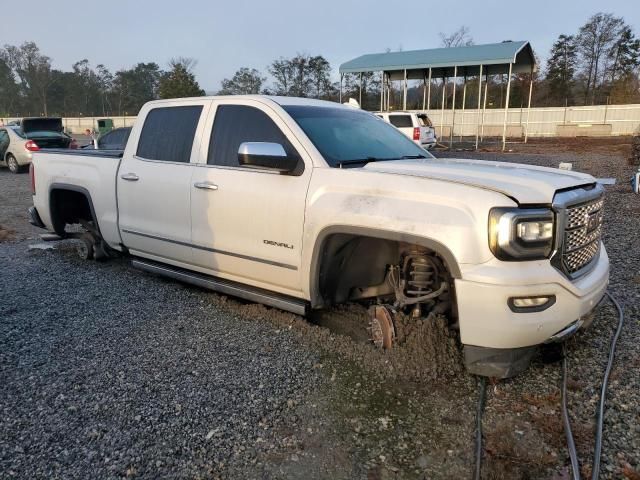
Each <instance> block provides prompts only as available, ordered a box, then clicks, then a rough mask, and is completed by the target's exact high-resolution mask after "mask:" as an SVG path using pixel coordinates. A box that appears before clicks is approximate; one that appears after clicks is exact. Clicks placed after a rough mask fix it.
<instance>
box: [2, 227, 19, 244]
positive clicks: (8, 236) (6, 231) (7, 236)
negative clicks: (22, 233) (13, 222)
mask: <svg viewBox="0 0 640 480" xmlns="http://www.w3.org/2000/svg"><path fill="white" fill-rule="evenodd" d="M15 233H16V232H15V231H14V230H11V229H10V228H7V227H3V226H2V225H0V242H8V241H9V240H13V239H14V238H15Z"/></svg>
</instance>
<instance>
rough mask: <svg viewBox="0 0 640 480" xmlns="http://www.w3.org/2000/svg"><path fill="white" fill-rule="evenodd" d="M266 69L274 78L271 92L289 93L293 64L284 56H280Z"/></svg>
mask: <svg viewBox="0 0 640 480" xmlns="http://www.w3.org/2000/svg"><path fill="white" fill-rule="evenodd" d="M268 70H269V73H270V74H271V75H272V76H273V78H274V83H273V89H272V90H273V93H275V94H276V95H289V92H290V89H291V86H292V84H293V66H292V65H291V62H290V61H289V60H287V59H286V58H283V57H280V58H279V59H278V60H274V61H273V63H271V65H269V67H268Z"/></svg>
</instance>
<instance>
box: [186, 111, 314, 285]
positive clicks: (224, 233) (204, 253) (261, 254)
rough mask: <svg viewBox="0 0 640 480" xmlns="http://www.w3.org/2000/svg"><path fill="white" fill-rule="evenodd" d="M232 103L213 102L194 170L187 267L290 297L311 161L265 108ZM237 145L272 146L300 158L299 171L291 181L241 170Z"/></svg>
mask: <svg viewBox="0 0 640 480" xmlns="http://www.w3.org/2000/svg"><path fill="white" fill-rule="evenodd" d="M235 102H236V103H233V102H231V103H229V102H228V101H227V102H224V104H217V102H214V103H213V105H212V107H211V112H210V114H209V116H210V118H209V121H208V122H207V127H206V129H205V133H204V138H205V140H203V148H202V150H201V163H200V165H199V166H198V168H196V169H195V171H194V176H193V182H192V183H193V188H192V191H191V219H192V242H193V247H194V253H193V255H194V263H195V265H198V266H200V267H202V268H205V269H206V270H207V271H208V273H210V274H212V275H215V276H219V277H223V278H228V279H231V280H236V281H241V282H242V283H246V284H250V285H254V286H257V287H264V288H269V289H271V290H275V291H280V292H281V293H287V294H290V295H296V294H299V293H300V291H301V289H302V285H301V281H300V263H301V251H302V232H303V224H304V209H305V202H306V192H307V188H308V185H309V181H310V178H311V171H312V168H311V162H310V159H309V158H308V157H303V156H302V155H306V152H304V150H303V149H302V146H301V145H300V144H299V143H298V141H297V139H296V138H295V137H294V136H293V134H292V133H291V131H290V130H289V128H288V127H287V125H286V123H285V122H284V121H283V120H282V119H281V118H280V117H279V116H278V114H277V112H275V111H274V110H272V109H271V107H269V106H267V105H264V104H263V103H261V102H258V101H252V100H237V101H235ZM243 142H273V143H278V144H280V145H282V146H283V147H284V149H285V151H286V152H287V154H289V155H293V156H297V157H298V158H299V160H298V161H299V163H298V167H297V169H296V171H295V172H294V173H293V174H279V173H277V172H274V171H269V170H255V169H249V168H246V167H241V166H240V164H239V163H238V148H239V146H240V144H241V143H243ZM207 143H208V145H205V144H207ZM305 160H306V165H305Z"/></svg>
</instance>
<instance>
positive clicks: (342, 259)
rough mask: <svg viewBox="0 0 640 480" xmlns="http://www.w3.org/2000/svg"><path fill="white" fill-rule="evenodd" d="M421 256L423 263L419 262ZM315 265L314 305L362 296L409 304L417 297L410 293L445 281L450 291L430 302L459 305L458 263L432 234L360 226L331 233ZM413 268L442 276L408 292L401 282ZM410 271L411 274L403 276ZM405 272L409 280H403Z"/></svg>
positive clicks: (325, 238)
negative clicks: (374, 231) (370, 231)
mask: <svg viewBox="0 0 640 480" xmlns="http://www.w3.org/2000/svg"><path fill="white" fill-rule="evenodd" d="M382 235H385V234H384V233H383V234H382ZM439 247H440V248H439ZM416 259H418V260H417V261H418V263H421V262H424V263H421V264H420V265H418V263H415V261H416ZM412 262H414V263H413V265H412ZM313 265H314V267H313V268H312V272H311V275H312V284H311V298H312V305H313V306H314V307H326V306H330V305H335V304H339V303H344V302H348V301H363V300H364V301H374V302H383V303H387V302H389V303H393V302H395V304H396V305H401V306H402V307H405V306H406V307H408V306H410V305H411V304H412V302H411V300H410V299H409V298H408V296H407V295H411V294H412V293H413V294H414V297H420V296H421V295H427V294H428V293H430V291H429V288H432V289H433V290H437V289H438V288H439V287H441V285H442V283H446V286H445V287H444V288H443V289H442V290H441V291H442V292H445V295H442V296H440V298H439V299H438V300H436V299H435V298H434V300H433V301H432V300H429V301H428V303H429V305H431V306H433V304H435V303H438V302H440V301H441V300H443V299H444V298H446V299H447V302H448V304H449V307H450V308H452V309H453V310H455V296H454V292H453V287H454V283H453V278H458V277H459V276H460V274H459V269H458V266H457V263H455V260H453V256H452V254H451V252H450V251H449V250H448V249H447V248H446V247H444V246H442V245H439V244H438V243H437V242H434V241H431V240H429V239H420V238H409V237H407V236H401V237H397V238H394V237H393V236H392V235H387V236H376V235H367V234H361V233H359V232H348V233H346V232H335V233H330V234H328V235H326V236H325V237H324V238H323V240H322V243H321V244H320V245H319V247H318V251H316V252H315V253H314V264H313ZM416 265H417V267H416ZM411 268H413V269H414V270H415V269H416V268H420V269H426V270H429V271H432V272H435V275H436V276H437V277H438V278H434V283H433V284H431V285H432V287H429V286H427V287H425V289H424V290H423V291H421V292H420V293H416V292H415V291H413V292H408V290H407V289H405V290H404V293H407V295H404V294H403V291H401V289H402V288H404V287H402V285H405V286H406V285H408V281H409V280H410V279H409V278H408V277H409V275H408V273H410V272H408V270H409V269H411ZM405 274H407V275H406V278H404V277H403V275H405ZM413 274H415V272H414V273H413ZM403 278H404V280H406V282H405V283H401V280H402V279H403ZM399 289H400V290H399ZM414 290H415V289H414ZM454 313H455V312H454Z"/></svg>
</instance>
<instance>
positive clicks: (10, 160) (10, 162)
mask: <svg viewBox="0 0 640 480" xmlns="http://www.w3.org/2000/svg"><path fill="white" fill-rule="evenodd" d="M7 167H9V171H10V172H11V173H20V172H21V171H22V167H21V166H20V164H19V163H18V161H17V160H16V157H14V156H13V155H11V154H8V155H7Z"/></svg>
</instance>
